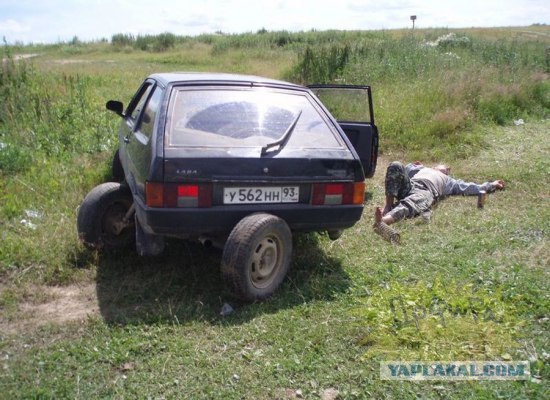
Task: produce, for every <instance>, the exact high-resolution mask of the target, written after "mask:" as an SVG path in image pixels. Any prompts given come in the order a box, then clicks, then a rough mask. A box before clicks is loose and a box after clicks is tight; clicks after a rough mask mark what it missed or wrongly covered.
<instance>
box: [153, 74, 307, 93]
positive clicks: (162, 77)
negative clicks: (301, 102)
mask: <svg viewBox="0 0 550 400" xmlns="http://www.w3.org/2000/svg"><path fill="white" fill-rule="evenodd" d="M149 78H151V79H154V80H156V81H157V82H160V83H162V84H163V85H165V86H167V85H170V84H177V83H208V82H212V83H240V84H242V83H245V84H250V85H254V84H258V85H273V86H285V87H291V88H294V89H304V87H303V86H300V85H296V84H294V83H290V82H285V81H280V80H276V79H271V78H264V77H261V76H255V75H241V74H230V73H221V72H165V73H157V74H152V75H150V76H149Z"/></svg>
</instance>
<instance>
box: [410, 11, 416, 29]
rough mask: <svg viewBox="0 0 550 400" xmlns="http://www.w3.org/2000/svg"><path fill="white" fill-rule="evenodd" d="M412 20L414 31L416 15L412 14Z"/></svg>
mask: <svg viewBox="0 0 550 400" xmlns="http://www.w3.org/2000/svg"><path fill="white" fill-rule="evenodd" d="M411 21H412V22H413V31H414V21H416V15H411Z"/></svg>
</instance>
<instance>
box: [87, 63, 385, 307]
mask: <svg viewBox="0 0 550 400" xmlns="http://www.w3.org/2000/svg"><path fill="white" fill-rule="evenodd" d="M314 92H315V93H316V94H317V95H316V94H314ZM322 95H328V97H327V99H328V100H327V102H326V104H327V105H331V106H332V107H334V109H336V110H337V109H340V111H343V112H344V113H346V112H349V111H350V110H352V109H358V111H359V113H360V114H361V115H364V116H365V120H367V122H341V121H340V122H337V121H336V120H335V118H334V117H333V116H332V115H331V113H330V112H329V111H328V110H327V108H326V107H325V105H324V104H323V103H321V101H320V100H319V98H320V97H322ZM318 96H319V97H318ZM353 97H355V98H360V99H362V101H363V103H364V106H358V104H359V103H358V102H357V101H356V99H354V98H353ZM329 103H330V104H329ZM107 108H108V109H109V110H111V111H114V112H115V113H117V114H118V115H119V116H120V117H122V124H121V127H120V132H119V139H120V146H119V149H118V151H117V153H116V154H115V157H114V159H113V175H114V176H115V177H117V178H118V179H119V181H120V183H118V182H117V183H115V182H108V183H104V184H102V185H99V186H97V187H95V188H94V189H93V190H92V191H91V192H90V193H89V194H88V195H87V196H86V198H85V199H84V201H83V203H82V205H81V207H80V209H79V214H78V222H77V225H78V232H79V236H80V238H81V240H82V241H83V242H84V244H85V245H86V246H87V247H89V248H99V249H104V250H112V249H116V248H119V247H124V246H127V245H128V244H130V243H134V242H135V244H136V249H137V251H138V253H139V254H141V255H156V254H159V253H160V252H162V250H163V248H164V238H165V237H178V238H183V239H191V240H199V241H201V242H202V243H203V244H205V245H217V246H220V247H223V256H222V265H221V270H222V274H223V276H224V278H225V279H226V282H227V284H228V287H229V289H230V290H231V292H232V293H233V294H234V295H236V296H237V297H239V298H241V299H244V300H248V301H254V300H262V299H264V298H266V297H268V296H270V295H271V294H273V292H274V291H275V290H276V289H277V288H278V287H279V286H280V284H281V282H282V281H283V279H284V277H285V275H286V273H287V270H288V268H289V265H290V258H291V252H292V232H296V231H302V232H312V231H317V232H319V231H326V232H328V234H329V236H330V238H331V239H337V238H338V237H339V236H340V234H341V232H342V230H343V229H345V228H349V227H351V226H353V225H354V224H355V223H356V222H357V221H358V220H359V219H360V218H361V213H362V211H363V202H364V192H365V183H364V181H365V177H370V176H372V175H373V173H374V169H375V167H376V158H377V153H378V132H377V129H376V126H375V124H374V119H373V110H372V98H371V92H370V88H369V87H368V86H345V85H340V86H330V87H328V86H312V87H310V88H307V87H303V86H299V85H295V84H292V83H288V82H282V81H277V80H272V79H267V78H260V77H255V76H244V75H234V74H217V73H216V74H215V73H162V74H154V75H151V76H149V77H148V78H147V79H146V80H145V82H143V84H142V85H141V87H140V88H139V90H138V91H137V93H136V95H135V96H134V98H133V99H132V101H131V102H130V104H129V105H128V107H127V108H126V110H124V107H123V104H122V103H121V102H119V101H109V102H108V103H107Z"/></svg>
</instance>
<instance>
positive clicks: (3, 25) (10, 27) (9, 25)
mask: <svg viewBox="0 0 550 400" xmlns="http://www.w3.org/2000/svg"><path fill="white" fill-rule="evenodd" d="M30 30H31V27H30V26H28V25H25V24H22V23H20V22H17V21H16V20H14V19H7V20H5V21H0V32H2V33H23V32H29V31H30Z"/></svg>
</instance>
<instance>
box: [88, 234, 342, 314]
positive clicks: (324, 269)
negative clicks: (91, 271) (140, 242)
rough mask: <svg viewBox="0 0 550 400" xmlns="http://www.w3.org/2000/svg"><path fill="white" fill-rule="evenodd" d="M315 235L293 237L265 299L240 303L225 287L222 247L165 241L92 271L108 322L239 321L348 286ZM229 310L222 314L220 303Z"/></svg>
mask: <svg viewBox="0 0 550 400" xmlns="http://www.w3.org/2000/svg"><path fill="white" fill-rule="evenodd" d="M319 241H320V237H319V235H317V234H299V235H295V238H294V251H293V258H292V264H291V268H290V271H289V273H288V275H287V277H286V279H285V281H284V283H283V285H282V287H281V288H280V289H279V291H278V292H277V293H276V294H275V295H274V296H273V297H272V298H270V299H268V300H266V301H264V302H262V303H255V304H244V303H240V302H239V301H236V300H235V299H234V298H232V297H231V296H230V294H229V292H228V291H227V290H226V289H225V287H224V283H223V281H222V277H221V274H220V270H219V265H220V262H221V256H222V251H221V250H217V249H205V248H204V247H203V246H201V245H200V244H195V243H191V242H187V241H179V240H170V241H168V242H167V246H166V249H165V251H164V253H163V254H162V255H161V256H157V257H139V256H137V255H136V254H135V252H134V251H132V250H127V251H125V252H121V253H117V254H110V255H102V256H101V257H100V259H99V261H98V269H97V278H96V280H97V297H98V304H99V310H100V313H101V316H102V318H103V319H104V321H106V322H107V323H108V324H113V325H127V324H130V325H132V324H143V323H145V324H153V323H161V324H183V323H186V322H190V321H205V322H210V323H213V324H216V323H232V324H239V323H243V322H246V321H249V320H250V319H252V318H254V317H255V316H257V315H261V314H265V313H274V312H277V311H279V310H282V309H288V308H291V307H295V306H297V305H300V304H304V303H308V302H312V301H320V300H322V301H327V300H328V301H330V300H331V299H333V298H334V297H335V296H336V295H337V294H338V293H342V292H345V291H346V290H347V288H348V287H349V282H350V279H349V276H348V275H347V273H346V272H345V271H344V269H343V268H342V265H341V261H340V260H339V259H336V258H334V257H331V256H328V255H327V254H326V253H325V252H324V251H323V250H322V249H321V247H320V242H319ZM225 303H228V304H229V305H231V308H232V309H233V310H234V311H233V313H231V315H228V316H225V317H224V316H222V315H221V314H220V311H221V309H222V306H223V305H224V304H225Z"/></svg>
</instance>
